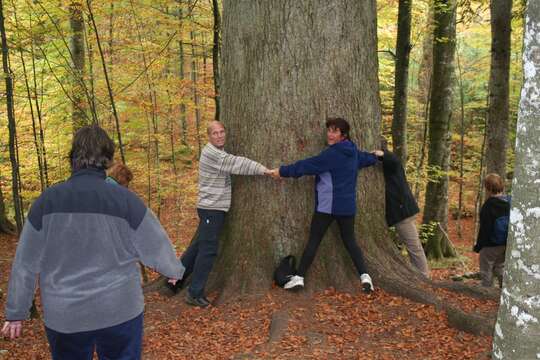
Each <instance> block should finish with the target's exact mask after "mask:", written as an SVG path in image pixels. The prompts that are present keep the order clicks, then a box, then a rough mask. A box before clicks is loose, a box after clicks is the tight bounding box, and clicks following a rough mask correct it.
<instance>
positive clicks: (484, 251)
mask: <svg viewBox="0 0 540 360" xmlns="http://www.w3.org/2000/svg"><path fill="white" fill-rule="evenodd" d="M484 187H485V189H486V194H487V200H486V202H485V203H484V205H482V209H481V210H480V229H479V231H478V237H477V240H476V244H475V245H474V251H475V252H477V253H480V259H479V260H480V277H481V279H482V285H483V286H492V285H493V276H495V277H497V280H498V283H499V286H501V287H502V272H503V268H504V257H505V253H506V237H507V236H508V218H509V216H510V198H509V197H508V196H506V195H504V194H503V190H504V182H503V180H502V178H501V177H500V176H499V175H497V174H489V175H487V176H486V178H485V179H484Z"/></svg>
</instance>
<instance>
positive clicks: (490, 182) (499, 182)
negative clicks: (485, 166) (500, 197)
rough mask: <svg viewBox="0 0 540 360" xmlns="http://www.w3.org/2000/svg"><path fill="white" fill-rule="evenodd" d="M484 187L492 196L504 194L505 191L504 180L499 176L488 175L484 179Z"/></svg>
mask: <svg viewBox="0 0 540 360" xmlns="http://www.w3.org/2000/svg"><path fill="white" fill-rule="evenodd" d="M484 187H485V188H486V190H487V191H489V192H490V193H492V194H498V193H502V192H503V190H504V180H503V179H502V178H501V177H500V176H499V175H497V174H487V175H486V178H485V179H484Z"/></svg>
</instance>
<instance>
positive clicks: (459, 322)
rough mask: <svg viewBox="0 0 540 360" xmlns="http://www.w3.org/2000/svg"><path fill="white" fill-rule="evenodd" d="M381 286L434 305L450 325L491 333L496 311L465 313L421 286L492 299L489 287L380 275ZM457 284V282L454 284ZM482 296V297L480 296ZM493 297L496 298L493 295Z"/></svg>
mask: <svg viewBox="0 0 540 360" xmlns="http://www.w3.org/2000/svg"><path fill="white" fill-rule="evenodd" d="M378 281H379V284H380V286H381V288H383V289H384V290H385V291H388V292H389V293H392V294H394V295H398V296H401V297H405V298H407V299H410V300H413V301H416V302H419V303H422V304H428V305H434V306H435V308H436V309H438V310H440V311H444V312H445V313H446V315H447V317H448V323H449V325H450V326H452V327H454V328H456V329H458V330H461V331H465V332H468V333H471V334H474V335H492V334H493V330H494V327H495V320H496V317H497V314H496V313H490V314H479V313H467V312H464V311H463V310H461V309H459V308H458V307H456V306H454V305H450V304H448V303H447V302H446V301H445V300H444V299H441V298H440V297H439V296H437V295H436V294H434V293H432V292H431V291H429V290H428V289H425V288H422V285H423V284H424V285H430V286H433V287H443V288H448V289H450V290H454V291H460V292H463V293H466V294H469V295H471V296H473V297H476V298H481V299H493V297H492V295H491V293H492V292H491V291H490V290H489V289H479V288H476V287H473V286H464V285H463V284H459V285H461V286H453V287H451V286H449V284H446V283H442V284H439V283H436V282H428V281H424V282H418V283H413V282H409V281H404V280H402V279H399V278H389V277H382V278H380V279H378ZM455 285H457V284H455ZM482 296H484V297H482ZM495 299H498V298H497V297H495Z"/></svg>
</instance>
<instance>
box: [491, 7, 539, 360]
mask: <svg viewBox="0 0 540 360" xmlns="http://www.w3.org/2000/svg"><path fill="white" fill-rule="evenodd" d="M539 31H540V3H538V2H537V1H529V2H528V5H527V16H526V24H525V33H524V54H523V68H524V69H525V71H524V77H525V79H524V84H523V90H522V91H521V103H520V111H519V116H518V124H517V134H516V136H517V139H516V151H515V153H516V166H515V176H514V183H513V186H512V210H511V213H510V214H511V215H510V223H511V225H510V232H509V238H508V245H507V249H506V266H505V273H504V283H503V291H502V296H501V306H500V307H499V316H498V320H497V324H496V326H495V334H494V337H493V358H494V359H538V358H539V357H540V352H539V348H538V339H540V295H539V294H540V268H539V266H538V264H539V263H540V242H539V241H538V239H539V238H540V221H538V218H540V187H539V186H538V179H539V178H540V167H539V166H538V159H540V143H539V142H538V138H540V124H539V122H538V118H540V103H539V102H538V94H539V93H540V71H538V70H539V69H540V57H538V49H539V48H540V39H539V38H538V33H539ZM535 69H536V70H535Z"/></svg>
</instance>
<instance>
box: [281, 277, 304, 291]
mask: <svg viewBox="0 0 540 360" xmlns="http://www.w3.org/2000/svg"><path fill="white" fill-rule="evenodd" d="M303 287H304V278H303V277H302V276H298V275H293V276H291V278H290V279H289V281H287V283H286V284H285V285H283V288H284V289H287V290H293V289H300V288H303Z"/></svg>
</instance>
